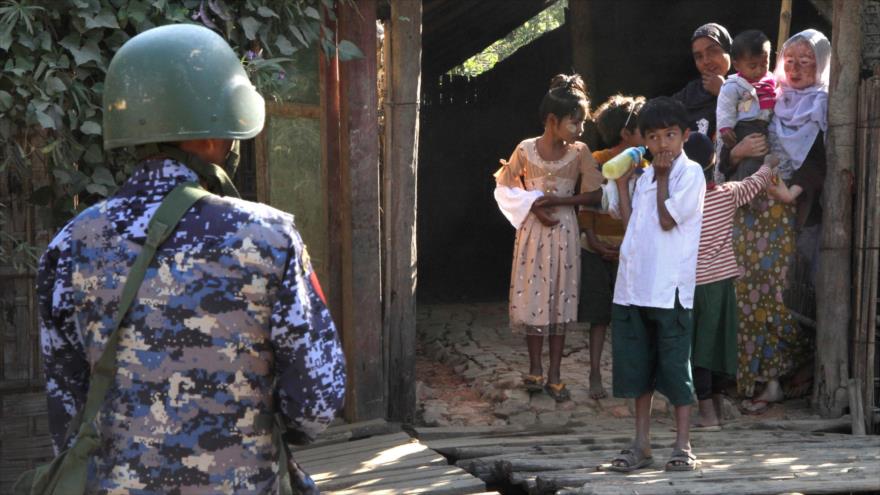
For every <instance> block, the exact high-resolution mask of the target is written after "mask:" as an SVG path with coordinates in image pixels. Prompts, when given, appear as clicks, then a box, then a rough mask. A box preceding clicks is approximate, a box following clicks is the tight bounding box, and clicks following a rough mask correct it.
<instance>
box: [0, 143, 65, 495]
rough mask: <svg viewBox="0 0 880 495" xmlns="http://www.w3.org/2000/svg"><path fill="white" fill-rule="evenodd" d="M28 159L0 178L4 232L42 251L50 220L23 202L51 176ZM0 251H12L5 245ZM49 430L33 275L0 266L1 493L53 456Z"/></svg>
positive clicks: (38, 160) (35, 158)
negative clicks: (26, 471) (26, 472)
mask: <svg viewBox="0 0 880 495" xmlns="http://www.w3.org/2000/svg"><path fill="white" fill-rule="evenodd" d="M32 144H34V145H37V144H39V143H32ZM0 153H2V152H0ZM31 157H32V159H31V167H30V169H29V170H28V169H25V168H22V167H17V166H15V165H14V164H11V165H9V166H8V167H7V168H6V170H5V171H4V172H3V173H0V203H2V204H3V205H4V214H5V217H6V224H5V225H4V226H3V227H2V228H3V229H4V230H5V232H6V233H8V234H11V235H13V236H14V237H15V238H16V239H19V240H23V241H25V242H28V243H29V244H31V245H35V246H38V247H40V248H42V247H43V246H45V245H46V244H47V242H48V240H49V238H50V236H51V235H52V234H53V232H52V228H51V226H50V216H49V214H48V211H38V210H37V209H35V208H34V207H33V206H32V205H30V204H29V203H28V202H27V198H28V197H29V196H30V194H31V191H33V190H34V189H35V188H36V187H40V186H42V185H44V184H48V183H49V174H48V170H47V165H46V162H45V160H43V156H42V155H41V154H40V153H39V152H38V151H37V152H35V153H32V154H31ZM25 171H26V172H25ZM4 247H5V248H6V250H7V251H10V250H11V249H12V248H13V246H12V245H11V242H8V241H7V243H6V244H5V245H4ZM47 425H48V422H47V415H46V398H45V394H44V393H43V377H42V373H41V369H40V357H39V331H38V328H37V319H36V290H35V288H34V274H33V272H32V271H29V270H28V271H19V270H16V269H15V268H14V267H13V266H12V265H11V263H9V264H0V493H9V490H10V488H11V484H12V482H14V480H15V479H16V478H17V477H18V475H19V474H20V473H21V471H22V470H24V469H26V468H28V467H30V466H32V465H34V464H35V463H40V462H43V461H45V460H46V459H47V458H50V457H51V455H52V449H51V446H50V440H49V435H48V429H47Z"/></svg>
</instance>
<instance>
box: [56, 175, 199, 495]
mask: <svg viewBox="0 0 880 495" xmlns="http://www.w3.org/2000/svg"><path fill="white" fill-rule="evenodd" d="M208 194H210V193H209V192H208V191H206V190H204V189H202V188H201V187H199V185H198V184H196V183H194V182H185V183H182V184H179V185H177V187H175V188H174V189H173V190H172V191H171V193H169V194H168V196H166V197H165V199H164V200H163V201H162V203H161V204H160V205H159V208H158V209H157V210H156V213H155V214H154V215H153V218H152V219H151V220H150V224H149V227H148V228H147V240H146V243H145V244H144V247H143V249H141V252H140V253H139V254H138V256H137V258H136V259H135V261H134V265H132V267H131V269H130V270H129V272H128V277H127V279H126V281H125V286H124V287H123V288H122V297H121V299H120V301H119V306H118V307H117V309H116V316H115V318H114V319H113V330H112V332H111V333H110V337H109V338H108V339H107V344H106V345H105V346H104V351H103V352H102V353H101V357H100V358H99V359H98V362H97V363H96V364H95V366H94V368H93V369H92V373H91V377H90V381H89V392H88V395H87V396H86V404H85V406H84V407H83V411H82V414H81V420H80V424H79V425H78V428H76V429H73V430H72V431H76V432H77V434H76V438H75V440H74V443H73V445H72V446H71V448H70V452H69V453H68V455H67V456H65V458H64V460H63V461H62V462H61V464H60V466H59V469H58V473H57V478H56V479H59V480H63V483H64V484H65V485H66V486H68V487H75V489H78V490H79V491H72V492H71V493H82V490H84V489H85V483H86V476H87V468H88V459H89V456H90V455H91V454H92V453H93V452H94V451H95V449H96V448H97V447H98V444H99V439H98V431H97V426H96V425H95V418H96V417H97V415H98V411H99V410H100V409H101V405H102V404H103V403H104V399H105V398H106V396H107V391H108V390H110V386H111V385H112V384H113V381H114V379H115V378H116V370H117V366H116V364H117V363H116V350H117V348H118V346H119V334H120V326H121V324H122V320H123V318H125V314H126V313H128V309H129V307H131V303H132V302H133V301H134V299H135V297H136V296H137V293H138V289H140V286H141V282H143V280H144V275H145V274H146V271H147V267H149V265H150V262H151V261H152V260H153V257H154V256H155V255H156V250H157V249H158V248H159V246H160V245H161V244H162V243H163V242H164V241H165V240H166V239H167V238H168V236H170V235H171V233H172V232H174V229H175V227H176V226H177V223H178V222H180V219H181V218H183V215H184V214H185V213H186V212H187V210H189V209H190V207H192V205H193V204H195V202H196V201H198V200H200V199H201V198H203V197H205V196H206V195H208Z"/></svg>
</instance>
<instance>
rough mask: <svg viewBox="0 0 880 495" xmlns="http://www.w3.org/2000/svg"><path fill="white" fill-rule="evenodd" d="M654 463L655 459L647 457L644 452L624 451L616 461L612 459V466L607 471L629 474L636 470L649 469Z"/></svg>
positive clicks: (618, 455) (615, 458) (616, 457)
mask: <svg viewBox="0 0 880 495" xmlns="http://www.w3.org/2000/svg"><path fill="white" fill-rule="evenodd" d="M653 463H654V458H653V457H652V456H649V455H645V454H644V453H643V452H642V451H640V450H639V451H636V450H632V449H623V450H621V451H620V453H619V454H617V456H615V457H614V459H611V465H610V466H608V467H607V468H606V469H608V470H609V471H616V472H618V473H629V472H632V471H635V470H636V469H642V468H646V467H649V466H650V465H651V464H653Z"/></svg>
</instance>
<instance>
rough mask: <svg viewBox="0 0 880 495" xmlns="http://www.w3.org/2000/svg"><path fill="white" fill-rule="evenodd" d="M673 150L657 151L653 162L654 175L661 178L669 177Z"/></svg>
mask: <svg viewBox="0 0 880 495" xmlns="http://www.w3.org/2000/svg"><path fill="white" fill-rule="evenodd" d="M673 158H675V157H673V156H672V152H670V151H662V152H660V153H657V154H656V155H655V156H654V161H653V162H652V163H651V164H652V165H653V166H654V177H656V178H657V179H658V180H659V179H668V178H669V172H670V171H671V170H672V162H673Z"/></svg>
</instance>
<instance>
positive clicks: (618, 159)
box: [602, 146, 645, 180]
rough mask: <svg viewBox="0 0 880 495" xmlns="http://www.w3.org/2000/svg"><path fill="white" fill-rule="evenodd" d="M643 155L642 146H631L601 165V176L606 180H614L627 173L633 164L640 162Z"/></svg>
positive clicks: (643, 149) (643, 148)
mask: <svg viewBox="0 0 880 495" xmlns="http://www.w3.org/2000/svg"><path fill="white" fill-rule="evenodd" d="M644 154H645V147H644V146H633V147H632V148H627V149H625V150H623V151H622V152H620V154H619V155H617V156H615V157H614V158H612V159H610V160H608V161H607V162H605V163H604V164H603V165H602V176H603V177H605V178H606V179H608V180H615V179H618V178H620V177H622V176H623V175H624V174H625V173H627V172H628V171H629V169H630V168H631V167H632V165H633V163H639V162H641V161H642V156H644Z"/></svg>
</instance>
